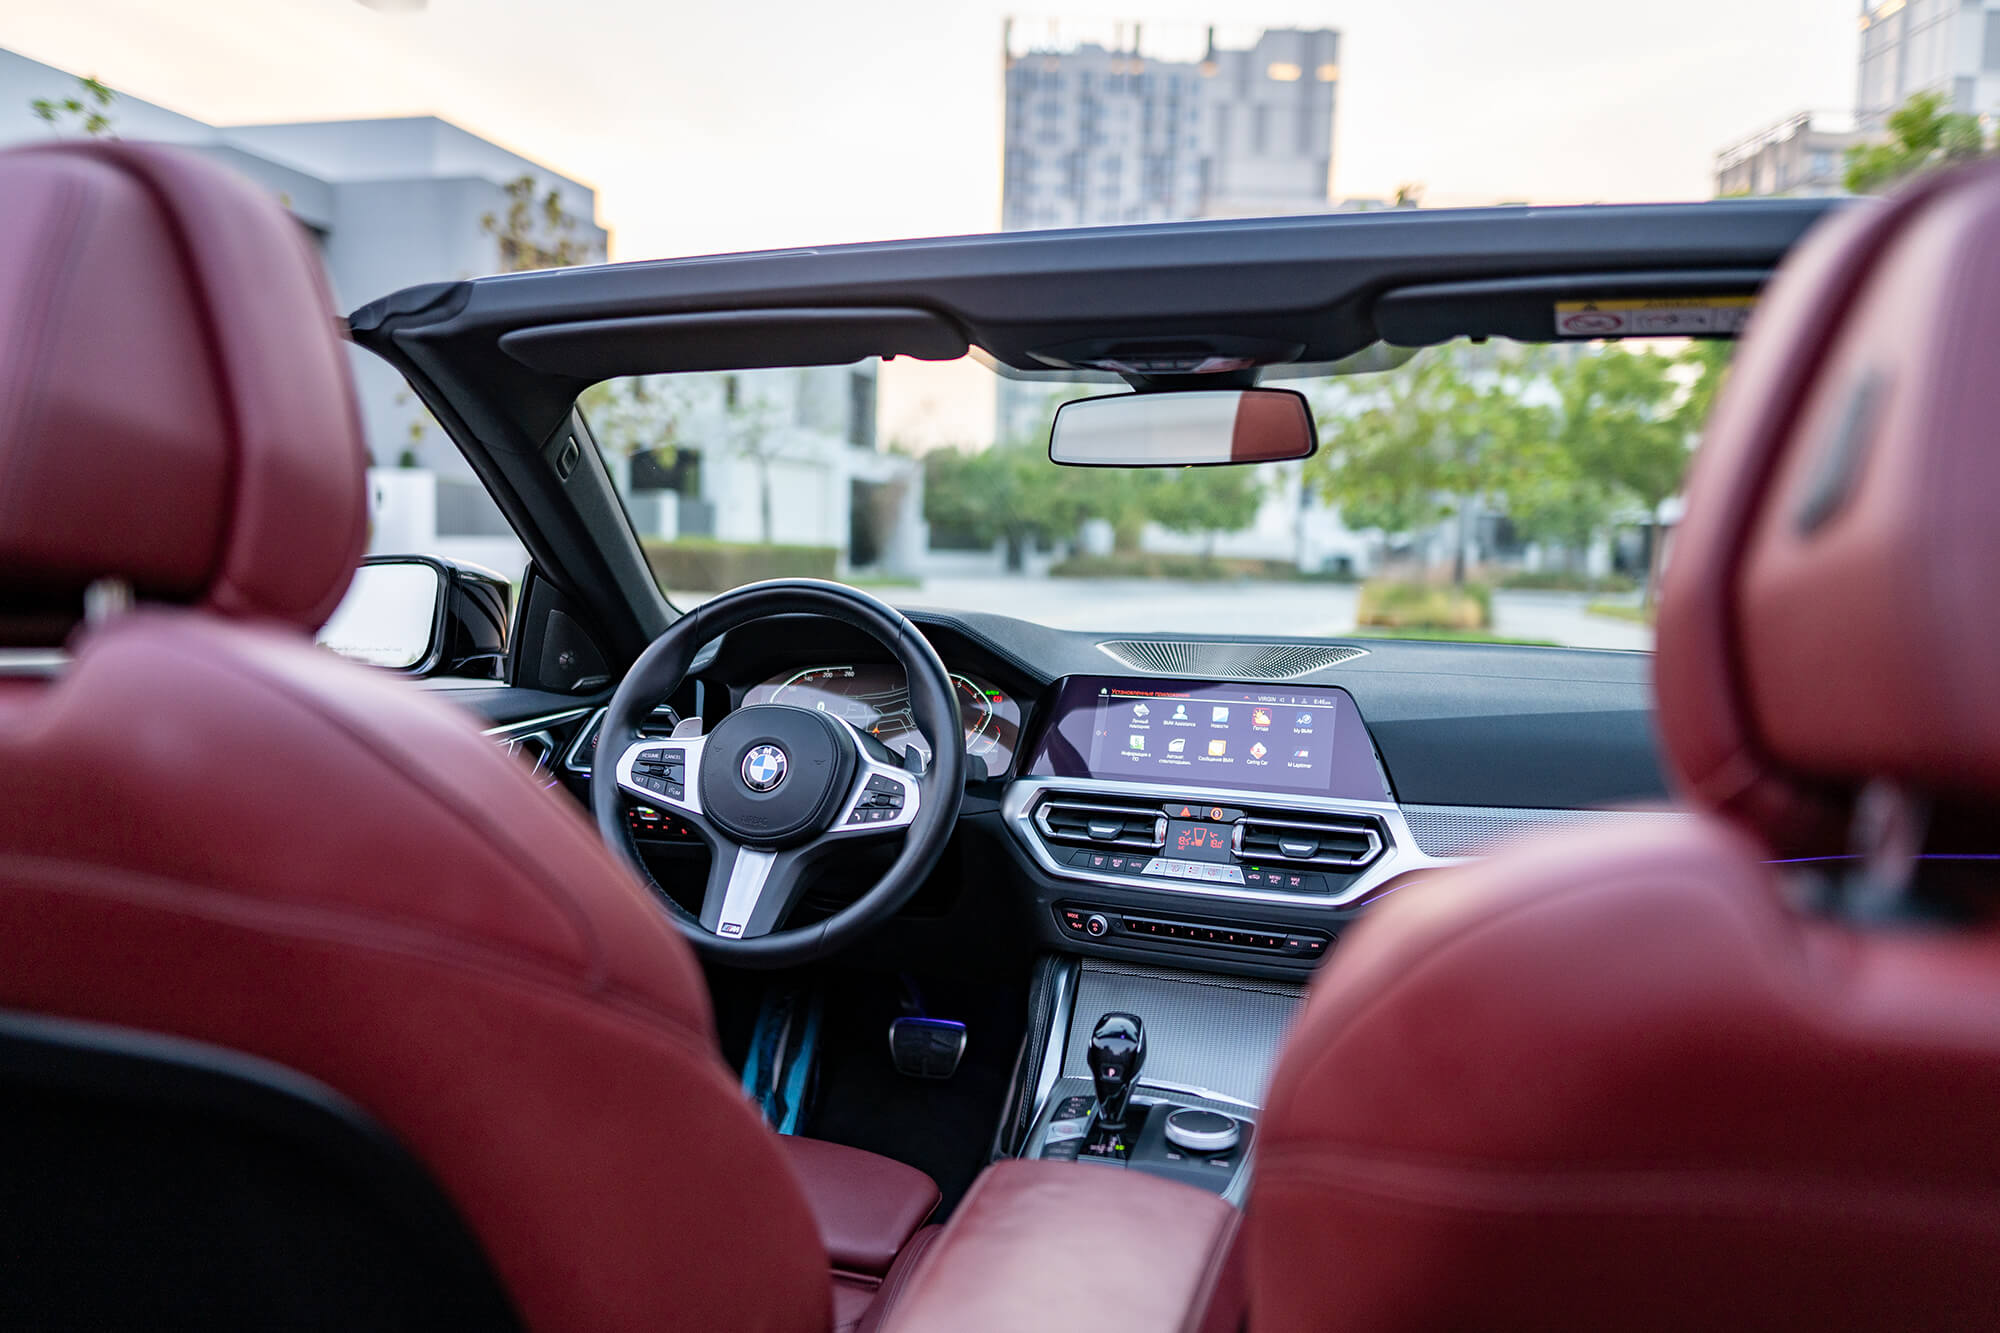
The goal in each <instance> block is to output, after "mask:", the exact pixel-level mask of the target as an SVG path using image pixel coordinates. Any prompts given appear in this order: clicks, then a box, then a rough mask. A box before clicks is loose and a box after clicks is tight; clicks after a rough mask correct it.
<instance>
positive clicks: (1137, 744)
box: [1125, 731, 1146, 750]
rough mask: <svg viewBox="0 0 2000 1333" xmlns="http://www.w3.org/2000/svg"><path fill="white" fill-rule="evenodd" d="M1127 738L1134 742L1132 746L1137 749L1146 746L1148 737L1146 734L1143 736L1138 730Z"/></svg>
mask: <svg viewBox="0 0 2000 1333" xmlns="http://www.w3.org/2000/svg"><path fill="white" fill-rule="evenodd" d="M1125 739H1127V740H1129V741H1131V742H1132V748H1133V749H1135V750H1143V749H1145V748H1146V738H1145V737H1144V736H1141V735H1140V734H1139V733H1138V732H1136V731H1135V732H1133V733H1132V734H1131V735H1130V736H1127V737H1126V738H1125Z"/></svg>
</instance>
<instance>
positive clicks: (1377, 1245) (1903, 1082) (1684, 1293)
mask: <svg viewBox="0 0 2000 1333" xmlns="http://www.w3.org/2000/svg"><path fill="white" fill-rule="evenodd" d="M1995 346H2000V168H1996V167H1994V166H1985V167H1980V168H1976V169H1972V170H1968V171H1964V172H1959V173H1955V174H1950V175H1945V176H1940V177H1937V178H1933V179H1930V180H1927V181H1924V182H1921V183H1919V184H1918V185H1916V186H1915V187H1914V188H1912V189H1911V190H1910V191H1908V192H1907V193H1905V194H1904V195H1902V196H1901V197H1899V198H1898V199H1896V200H1894V201H1892V202H1890V203H1887V204H1860V205H1856V206H1854V207H1853V208H1851V209H1849V210H1846V211H1845V212H1844V213H1843V214H1842V215H1841V216H1839V217H1838V218H1837V219H1835V220H1833V221H1831V222H1829V223H1826V224H1824V225H1823V226H1822V227H1821V228H1820V229H1819V230H1817V231H1816V232H1815V233H1814V234H1813V235H1812V236H1811V237H1809V238H1808V239H1807V241H1806V242H1805V243H1804V244H1803V245H1801V247H1800V249H1799V251H1798V252H1797V253H1796V254H1795V255H1794V256H1792V257H1791V258H1790V259H1788V260H1787V262H1786V264H1785V265H1784V268H1783V269H1782V271H1781V272H1780V274H1779V275H1778V277H1777V279H1776V280H1775V281H1774V283H1773V284H1772V286H1771V287H1770V289H1769V291H1768V292H1767V293H1766V295H1765V297H1764V299H1763V301H1762V302H1761V304H1760V307H1759V309H1758V311H1757V313H1756V315H1755V317H1754V319H1753V320H1752V322H1751V325H1750V328H1749V331H1748V335H1747V337H1746V339H1745V341H1744V343H1743V345H1742V347H1741V349H1740V351H1739V354H1738V356H1737V358H1736V364H1735V368H1734V370H1733V371H1732V372H1731V376H1730V379H1729V382H1728V383H1727V385H1726V386H1725V387H1724V390H1723V393H1722V396H1721V401H1720V402H1719V403H1718V405H1717V408H1716V411H1715V414H1714V416H1713V418H1712V420H1711V422H1710V425H1709V428H1708V430H1707V433H1706V438H1705V440H1704V442H1703V444H1702V447H1701V451H1700V454H1699V456H1698V457H1697V459H1696V461H1695V465H1694V470H1693V475H1692V478H1691V482H1690V485H1689V488H1688V500H1687V514H1688V517H1687V521H1686V523H1685V524H1684V525H1683V527H1682V529H1681V531H1680V533H1679V534H1678V536H1677V537H1676V541H1675V546H1674V548H1673V550H1672V552H1671V563H1670V565H1669V570H1668V575H1667V581H1666V587H1665V592H1664V599H1663V603H1662V607H1663V609H1662V614H1661V618H1660V626H1659V651H1658V655H1657V661H1656V676H1657V690H1658V697H1659V720H1660V727H1661V731H1662V738H1663V744H1664V749H1665V752H1666V755H1667V757H1668V759H1669V760H1670V762H1671V764H1672V765H1673V767H1674V769H1675V770H1676V776H1677V778H1678V780H1679V782H1680V785H1681V787H1682V790H1683V791H1684V793H1685V794H1686V796H1687V798H1688V800H1689V803H1690V804H1691V805H1692V806H1694V807H1695V808H1696V810H1697V811H1698V813H1697V814H1696V815H1695V816H1694V817H1693V818H1692V819H1691V820H1690V821H1689V822H1688V823H1687V824H1685V825H1682V826H1679V827H1675V828H1668V829H1649V830H1646V831H1641V832H1636V833H1634V832H1624V831H1619V832H1613V833H1598V834H1596V835H1591V836H1569V835H1565V836H1560V837H1552V838H1548V839H1544V840H1540V841H1537V842H1535V843H1533V844H1531V845H1523V846H1520V847H1517V848H1514V849H1512V850H1510V851H1507V852H1504V853H1502V854H1500V855H1497V856H1495V857H1493V858H1491V859H1490V860H1487V861H1485V862H1482V863H1480V864H1478V865H1475V866H1469V867H1465V868H1462V869H1457V870H1453V871H1449V872H1446V873H1442V874H1439V875H1436V876H1433V877H1431V878H1429V879H1427V880H1426V881H1425V882H1424V883H1423V885H1422V887H1421V888H1419V889H1417V890H1415V891H1413V892H1406V893H1402V894H1399V895H1397V896H1396V897H1395V898H1394V899H1392V900H1391V901H1389V902H1388V903H1386V904H1384V905H1383V906H1382V907H1381V908H1380V909H1379V910H1377V911H1376V912H1375V913H1373V914H1372V915H1370V916H1369V917H1368V918H1367V919H1366V920H1365V921H1364V922H1363V923H1361V924H1360V925H1359V926H1358V927H1357V928H1356V929H1355V930H1354V931H1352V932H1351V933H1350V934H1349V935H1348V936H1347V937H1345V938H1344V939H1343V940H1342V943H1341V945H1340V950H1339V952H1338V953H1337V954H1336V955H1335V956H1334V958H1333V961H1332V962H1331V963H1330V964H1329V965H1328V967H1327V969H1326V971H1325V973H1324V975H1323V976H1322V977H1321V978H1320V979H1319V981H1318V982H1317V984H1316V985H1315V987H1314V990H1313V994H1312V996H1311V998H1310V999H1309V1001H1308V1003H1307V1005H1306V1008H1305V1010H1304V1012H1303V1014H1302V1017H1301V1019H1300V1021H1299V1023H1298V1025H1297V1027H1296V1028H1295V1029H1294V1031H1293V1032H1292V1034H1291V1036H1290V1038H1289V1041H1288V1045H1287V1048H1286V1051H1285V1053H1284V1055H1283V1057H1282V1059H1281V1061H1280V1064H1279V1067H1278V1069H1277V1072H1276V1074H1275V1076H1274V1078H1273V1082H1272V1087H1271V1091H1270V1095H1269V1098H1268V1105H1267V1107H1266V1112H1265V1116H1264V1119H1263V1121H1262V1122H1261V1124H1260V1126H1259V1130H1260V1133H1259V1139H1258V1143H1259V1162H1258V1169H1257V1177H1256V1180H1255V1182H1254V1184H1253V1186H1252V1191H1251V1196H1250V1199H1249V1204H1248V1215H1247V1222H1246V1228H1247V1232H1246V1234H1247V1245H1248V1252H1249V1260H1248V1264H1249V1272H1250V1289H1251V1296H1250V1301H1251V1315H1252V1319H1251V1323H1252V1327H1253V1328H1254V1329H1257V1330H1265V1329H1300V1328H1330V1329H1343V1328H1351V1329H1369V1330H1395V1329H1436V1328H1479V1329H1484V1330H1515V1329H1519V1330H1528V1329H1534V1330H1540V1331H1546V1330H1564V1329H1578V1330H1581V1329H1602V1328H1618V1329H1627V1330H1631V1329H1639V1330H1647V1329H1659V1330H1668V1329H1687V1328H1702V1327H1712V1328H1731V1329H1779V1328H1783V1329H1791V1328H1896V1329H1905V1330H1907V1329H1948V1328H1987V1327H1991V1326H1992V1323H1993V1319H1994V1315H1995V1312H1996V1311H2000V931H1996V928H1995V924H1994V910H1995V908H1996V906H2000V894H1996V893H1995V890H1996V889H2000V874H1996V873H1995V870H1994V869H1993V867H1992V866H1991V865H1990V864H1988V863H1982V862H1970V863H1964V864H1962V865H1958V866H1954V865H1952V864H1950V863H1937V862H1919V861H1913V860H1911V859H1910V858H1909V857H1908V856H1906V855H1905V856H1898V855H1896V852H1897V850H1898V844H1897V842H1896V839H1895V838H1894V837H1893V836H1891V835H1892V834H1893V833H1894V831H1895V830H1896V829H1897V828H1902V829H1905V830H1911V829H1915V830H1919V831H1920V830H1922V829H1924V828H1926V827H1927V828H1928V829H1929V830H1930V838H1931V841H1930V842H1929V844H1928V845H1929V846H1930V847H1931V848H1932V849H1933V850H1934V851H1935V850H1936V849H1938V848H1939V847H1940V846H1942V845H1944V840H1946V839H1949V838H1952V837H1959V838H1963V837H1964V836H1966V835H1967V834H1968V833H1973V834H1976V835H1978V836H1979V837H1980V838H1981V839H1982V840H1981V841H1980V842H1979V843H1978V844H1976V849H1977V850H1979V851H1983V852H1988V853H1990V852H1995V851H2000V845H1995V843H1994V842H1993V831H1994V829H1996V828H2000V701H1997V700H2000V694H1996V692H1995V690H1994V688H1993V686H1994V675H1993V669H1992V663H1993V662H1994V661H1995V660H1996V659H2000V601H1996V600H1995V598H1994V596H1993V594H1992V590H1991V586H1990V585H1991V582H1992V580H1993V577H1994V576H1995V574H1996V573H2000V523H1996V522H1995V520H1994V515H1995V513H1996V512H2000V449H1996V448H1995V447H1994V446H1995V441H1996V439H1997V438H2000V435H1996V427H1995V424H1994V423H1995V422H1996V421H2000V379H1996V377H1994V376H1993V375H1992V374H1991V373H1990V368H1989V366H1988V364H1987V363H1988V362H1989V361H1990V360H1991V358H1992V355H1993V348H1994V347H1995ZM1857 805H1861V806H1863V807H1865V808H1867V809H1869V810H1871V811H1873V812H1876V813H1879V814H1884V815H1886V816H1887V817H1886V818H1884V819H1882V820H1881V821H1880V822H1877V823H1857V822H1856V820H1855V817H1854V811H1855V810H1856V808H1857ZM1926 811H1928V812H1929V822H1928V824H1926V823H1925V812H1926ZM1850 830H1852V834H1851V833H1850ZM1851 836H1852V837H1854V838H1857V839H1859V843H1858V845H1859V846H1861V847H1862V848H1864V849H1866V850H1868V851H1870V852H1871V853H1872V854H1874V856H1875V858H1876V859H1875V860H1874V861H1873V863H1872V864H1871V867H1870V870H1869V872H1868V878H1866V879H1865V880H1864V879H1860V878H1859V877H1858V875H1857V872H1856V871H1855V870H1854V869H1853V868H1852V867H1850V866H1848V865H1847V864H1846V863H1845V862H1844V861H1843V860H1841V859H1840V858H1841V857H1842V854H1843V853H1846V852H1847V851H1848V850H1849V848H1850V846H1851V845H1855V844H1852V843H1850V837H1851ZM1917 845H1921V844H1919V843H1916V842H1911V843H1909V844H1908V845H1907V846H1906V847H1905V848H1904V850H1906V851H1907V848H1908V847H1909V846H1917ZM1802 857H1830V858H1834V859H1833V860H1831V861H1829V862H1827V863H1825V864H1828V865H1830V866H1831V867H1833V869H1834V870H1835V871H1836V872H1837V873H1839V874H1840V875H1841V876H1842V877H1843V881H1842V882H1843V883H1845V884H1847V885H1849V886H1852V885H1854V884H1857V883H1858V884H1861V885H1862V886H1863V887H1865V888H1869V889H1870V890H1871V891H1870V892H1868V893H1864V894H1862V895H1860V896H1859V897H1855V896H1850V895H1849V894H1847V893H1845V892H1836V893H1834V894H1832V895H1831V897H1830V901H1831V904H1832V905H1833V906H1831V907H1829V906H1817V907H1813V908H1810V909H1809V908H1808V906H1807V905H1806V904H1807V903H1808V902H1810V901H1812V898H1811V897H1810V896H1808V895H1804V894H1802V892H1801V890H1802V888H1804V887H1805V881H1803V880H1802V879H1801V878H1800V872H1799V871H1798V870H1797V868H1796V867H1794V866H1793V865H1789V864H1786V863H1785V861H1783V860H1781V859H1780V858H1802ZM1912 871H1915V872H1916V878H1915V887H1916V890H1917V891H1918V892H1917V893H1916V895H1915V896H1912V895H1911V894H1909V893H1907V892H1906V893H1905V894H1904V896H1902V897H1900V898H1899V897H1898V896H1897V894H1896V887H1897V885H1898V883H1899V881H1901V880H1902V879H1903V877H1904V876H1905V875H1906V874H1907V873H1909V872H1912ZM1947 879H1948V881H1949V882H1948V883H1941V881H1945V880H1947ZM1939 887H1944V888H1949V889H1950V890H1951V891H1953V892H1954V893H1955V894H1956V895H1957V897H1956V901H1955V903H1954V908H1955V914H1952V915H1946V914H1943V913H1941V912H1939V911H1938V910H1937V908H1936V905H1935V903H1934V902H1933V901H1932V900H1930V899H1928V898H1926V897H1925V896H1924V895H1927V894H1929V893H1930V892H1932V891H1933V890H1934V889H1937V888H1939ZM1820 901H1821V902H1827V901H1828V898H1826V897H1824V896H1823V897H1822V898H1821V899H1820ZM1851 903H1872V904H1873V905H1874V912H1873V915H1872V916H1871V917H1870V918H1868V919H1865V920H1864V919H1858V918H1857V916H1856V914H1855V913H1854V912H1853V911H1851V910H1848V909H1847V905H1848V904H1851ZM1836 907H1837V908H1839V909H1840V910H1834V908H1836ZM1919 909H1923V910H1921V911H1920V910H1919Z"/></svg>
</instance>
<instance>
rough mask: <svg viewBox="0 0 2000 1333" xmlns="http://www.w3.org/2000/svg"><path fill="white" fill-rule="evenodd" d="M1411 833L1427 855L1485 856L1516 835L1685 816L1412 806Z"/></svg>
mask: <svg viewBox="0 0 2000 1333" xmlns="http://www.w3.org/2000/svg"><path fill="white" fill-rule="evenodd" d="M1403 818H1404V819H1406V820H1408V821H1409V825H1410V836H1411V837H1413V838H1415V839H1416V840H1417V846H1418V847H1419V848H1420V849H1422V851H1423V852H1424V854H1425V855H1427V856H1484V855H1487V854H1488V853H1490V852H1492V851H1493V850H1494V849H1495V848H1496V847H1498V846H1500V845H1501V844H1503V843H1506V842H1510V841H1512V840H1513V839H1515V838H1524V837H1529V836H1531V835H1534V834H1539V833H1549V832H1554V831H1556V830H1560V829H1585V828H1606V827H1609V828H1628V829H1631V828H1643V827H1645V826H1646V825H1647V824H1649V823H1657V822H1658V821H1660V820H1668V821H1685V820H1687V819H1688V818H1689V816H1687V815H1685V814H1682V813H1680V812H1678V811H1671V810H1536V809H1516V808H1513V807H1506V806H1484V805H1406V806H1404V807H1403Z"/></svg>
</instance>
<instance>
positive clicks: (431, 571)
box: [318, 555, 512, 680]
mask: <svg viewBox="0 0 2000 1333" xmlns="http://www.w3.org/2000/svg"><path fill="white" fill-rule="evenodd" d="M511 599H512V589H511V588H509V586H508V584H507V581H506V580H505V579H503V578H501V577H500V576H499V575H498V574H495V573H493V572H492V571H491V570H486V569H480V568H479V567H478V566H476V565H466V564H460V563H459V562H457V561H455V560H438V559H433V558H431V557H429V556H420V555H371V556H368V557H367V558H366V559H364V560H363V561H362V562H361V565H360V568H358V569H356V570H355V571H354V582H353V583H351V584H349V585H348V589H347V596H345V597H343V598H342V599H341V601H340V605H339V606H337V607H335V608H334V611H333V615H332V617H331V618H330V619H329V620H328V621H327V622H326V624H325V626H324V627H322V628H321V630H320V632H319V636H318V637H319V643H320V645H321V646H322V647H325V648H330V649H332V650H333V651H334V652H336V653H339V654H340V655H341V656H342V657H349V658H353V659H354V660H355V661H357V662H365V663H367V664H368V665H369V666H376V667H382V668H383V669H385V670H388V671H395V672H398V673H400V674H403V675H408V676H464V677H471V678H473V679H476V680H499V679H501V678H503V677H504V676H505V675H506V672H507V614H508V603H509V602H510V600H511Z"/></svg>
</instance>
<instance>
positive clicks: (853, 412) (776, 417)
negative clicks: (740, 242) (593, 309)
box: [583, 361, 925, 574]
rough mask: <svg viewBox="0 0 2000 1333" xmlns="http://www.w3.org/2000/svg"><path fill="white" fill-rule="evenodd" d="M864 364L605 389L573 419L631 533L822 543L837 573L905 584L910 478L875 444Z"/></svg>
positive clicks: (658, 378)
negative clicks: (862, 573) (605, 473)
mask: <svg viewBox="0 0 2000 1333" xmlns="http://www.w3.org/2000/svg"><path fill="white" fill-rule="evenodd" d="M877 364H878V363H876V362H872V361H870V362H864V363H862V364H859V365H853V366H808V367H797V368H789V367H788V368H783V369H775V370H748V371H736V372H730V373H726V374H721V373H718V374H693V375H652V376H644V377H640V378H635V379H627V380H618V381H614V382H612V383H610V384H606V385H601V386H599V387H598V388H595V389H592V390H590V391H589V392H588V393H586V395H585V397H584V401H583V410H584V415H585V417H586V419H587V420H588V421H589V422H590V423H591V429H592V432H593V433H594V434H595V435H596V437H597V441H598V445H599V449H600V451H601V452H602V453H603V454H604V456H605V461H606V463H607V465H608V466H609V467H610V469H611V473H612V477H613V479H614V480H615V481H616V482H617V483H618V486H619V489H620V490H621V491H622V492H623V493H624V494H625V497H626V508H627V510H628V512H629V513H630V514H631V516H632V523H633V526H634V527H635V528H636V529H637V530H638V532H639V534H640V536H642V537H645V538H657V539H664V540H671V539H673V538H675V537H712V538H715V539H716V540H719V541H726V542H745V543H758V544H768V543H778V544H781V545H800V546H827V547H833V548H834V549H835V550H836V552H837V557H836V568H837V569H838V570H839V571H840V572H842V573H850V572H853V571H855V570H879V571H882V572H885V573H895V574H909V573H913V572H916V571H917V570H918V569H919V568H920V567H921V565H922V562H923V555H924V545H925V531H924V523H923V469H922V468H921V467H920V466H919V465H918V464H917V462H916V460H914V459H911V458H908V457H906V456H903V455H900V454H892V453H885V452H882V451H881V450H880V449H878V447H877V432H876V422H875V407H876V401H877V384H876V379H877Z"/></svg>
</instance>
